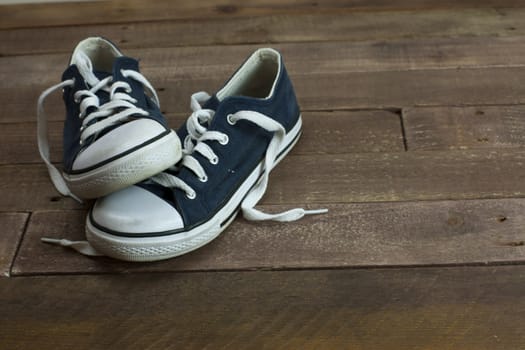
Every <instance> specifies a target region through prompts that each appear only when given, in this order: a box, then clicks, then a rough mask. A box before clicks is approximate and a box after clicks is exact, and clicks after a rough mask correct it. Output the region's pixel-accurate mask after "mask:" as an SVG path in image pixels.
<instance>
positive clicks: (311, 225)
mask: <svg viewBox="0 0 525 350" xmlns="http://www.w3.org/2000/svg"><path fill="white" fill-rule="evenodd" d="M323 206H326V207H327V208H328V209H329V212H328V213H327V214H325V215H319V216H310V217H306V218H303V219H302V220H300V221H297V222H293V223H286V224H284V223H268V222H266V223H265V222H263V223H261V222H258V223H257V222H255V223H254V222H247V221H246V220H243V219H237V220H236V221H235V222H234V223H233V224H232V226H231V227H230V228H229V229H228V230H227V231H226V232H224V233H223V234H222V235H221V236H219V238H217V239H216V240H215V241H213V242H212V243H210V244H209V245H207V246H206V247H204V248H201V249H199V250H197V251H195V252H193V253H190V254H187V255H184V256H181V257H178V258H175V259H171V260H167V261H163V262H158V263H151V264H129V263H125V262H120V261H116V260H112V259H109V258H87V257H85V256H82V255H80V254H78V253H76V252H74V251H72V250H69V249H64V248H60V247H57V246H53V245H48V244H43V243H42V242H40V238H41V237H54V238H67V239H71V240H85V237H84V223H85V212H84V211H41V212H35V213H33V215H32V217H31V220H30V223H29V226H28V229H27V232H26V234H25V236H24V241H23V243H22V245H21V248H20V252H19V253H18V256H17V259H16V261H15V264H14V266H13V272H12V273H13V274H17V275H24V274H54V273H93V272H98V273H105V272H113V273H114V272H124V273H128V272H138V271H140V272H146V271H147V272H152V271H157V272H158V271H203V270H251V269H289V268H318V267H323V268H340V267H355V266H401V265H404V266H409V265H435V264H438V265H446V264H452V265H455V264H493V263H502V262H505V263H516V262H520V263H522V262H525V245H524V243H523V242H524V241H525V234H524V233H523V226H524V225H525V215H524V214H523V213H524V212H525V200H524V199H500V200H473V201H436V202H434V201H433V202H402V203H361V204H329V205H323ZM311 207H319V206H311ZM263 208H264V209H266V210H268V211H278V210H284V209H288V208H289V207H285V206H264V207H263Z"/></svg>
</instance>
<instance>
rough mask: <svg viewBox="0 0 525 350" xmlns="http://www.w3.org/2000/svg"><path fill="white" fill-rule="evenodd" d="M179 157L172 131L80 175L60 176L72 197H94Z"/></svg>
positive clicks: (179, 145) (150, 172) (110, 191)
mask: <svg viewBox="0 0 525 350" xmlns="http://www.w3.org/2000/svg"><path fill="white" fill-rule="evenodd" d="M181 157H182V151H181V144H180V140H179V137H178V136H177V134H176V133H175V132H174V131H173V130H172V131H171V132H170V133H169V134H167V135H166V136H164V137H162V138H160V139H158V140H156V141H155V142H152V143H150V144H148V145H146V146H144V147H141V148H139V149H137V150H135V151H134V152H131V153H130V154H127V155H125V156H124V157H121V158H118V159H116V160H114V161H112V162H110V163H108V164H105V165H104V166H101V167H99V168H97V169H94V170H91V171H89V172H86V173H84V174H78V175H76V174H75V175H69V174H64V175H63V176H64V179H65V181H66V183H67V185H68V187H69V189H70V190H71V192H73V193H74V194H75V195H76V196H78V197H80V198H97V197H102V196H105V195H107V194H110V193H112V192H115V191H118V190H120V189H122V188H125V187H128V186H131V185H133V184H136V183H137V182H140V181H142V180H145V179H147V178H149V177H151V176H153V175H155V174H158V173H160V172H161V171H163V170H165V169H167V168H169V167H170V166H172V165H173V164H175V163H176V162H178V161H179V159H180V158H181Z"/></svg>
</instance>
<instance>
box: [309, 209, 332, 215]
mask: <svg viewBox="0 0 525 350" xmlns="http://www.w3.org/2000/svg"><path fill="white" fill-rule="evenodd" d="M325 213H328V209H326V208H323V209H312V210H305V211H304V214H305V215H316V214H325Z"/></svg>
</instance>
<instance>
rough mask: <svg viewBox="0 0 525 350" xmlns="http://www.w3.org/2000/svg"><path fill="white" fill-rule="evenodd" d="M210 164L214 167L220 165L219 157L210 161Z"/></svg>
mask: <svg viewBox="0 0 525 350" xmlns="http://www.w3.org/2000/svg"><path fill="white" fill-rule="evenodd" d="M210 163H211V164H213V165H217V164H219V157H215V158H212V159H211V160H210Z"/></svg>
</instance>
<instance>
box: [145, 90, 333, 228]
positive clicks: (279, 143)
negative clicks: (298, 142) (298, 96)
mask: <svg viewBox="0 0 525 350" xmlns="http://www.w3.org/2000/svg"><path fill="white" fill-rule="evenodd" d="M206 97H208V98H209V95H208V94H206V93H203V92H199V93H196V94H193V96H192V98H191V104H190V106H191V108H192V110H193V113H192V114H191V116H190V117H189V118H188V121H187V123H186V128H187V130H188V136H187V137H186V138H185V140H184V148H185V149H184V154H185V155H184V157H183V159H182V162H181V163H180V164H181V165H180V166H183V167H186V168H187V169H189V170H190V171H192V172H193V173H194V174H195V176H196V177H197V178H198V179H199V180H200V181H201V182H206V181H208V176H207V174H206V172H205V171H204V168H203V167H202V165H201V164H200V163H199V162H198V161H197V159H196V158H195V157H193V156H192V153H193V152H197V153H199V154H200V155H202V156H203V157H205V158H207V159H208V160H209V161H210V163H212V164H217V163H218V162H219V158H218V157H217V155H216V154H215V153H214V152H213V150H212V148H211V147H210V146H209V145H208V144H207V143H205V142H204V141H208V140H214V141H218V142H219V143H220V144H227V143H228V142H229V138H228V135H226V134H224V133H222V132H219V131H213V130H211V131H209V130H207V128H206V126H205V125H209V122H210V121H211V119H212V118H213V113H212V111H208V110H204V109H202V107H201V103H202V102H203V100H204V98H206ZM226 118H227V121H228V123H229V124H230V125H235V124H236V123H237V122H238V121H239V120H246V121H248V122H250V123H252V124H255V125H257V126H259V127H261V128H262V129H264V130H266V131H268V132H271V133H273V136H272V139H271V141H270V144H269V145H268V148H267V150H266V154H265V156H264V160H263V164H262V174H261V175H262V176H261V177H260V179H259V180H258V181H257V182H256V184H255V185H254V186H253V187H252V189H251V190H250V191H248V193H247V194H246V196H245V198H244V199H243V201H242V202H241V210H242V212H243V215H244V217H245V218H246V219H247V220H256V221H261V220H274V221H295V220H298V219H300V218H302V217H303V216H304V215H309V214H321V213H326V212H327V209H318V210H305V209H302V208H295V209H291V210H288V211H285V212H282V213H277V214H268V213H264V212H262V211H260V210H257V209H255V206H256V205H257V203H258V202H259V201H260V199H261V198H262V196H263V195H264V193H265V192H266V188H267V186H268V178H269V174H270V171H271V170H272V168H273V167H274V165H275V162H276V158H277V156H278V154H279V152H280V151H281V150H282V148H284V139H285V136H286V130H285V129H284V127H283V126H282V125H281V124H280V123H279V122H277V121H276V120H275V119H273V118H270V117H268V116H266V115H264V114H262V113H259V112H254V111H238V112H236V113H234V114H229V115H227V117H226ZM171 170H172V171H175V172H176V171H177V169H175V168H172V169H171ZM151 179H152V180H153V182H156V183H158V184H160V185H162V186H165V187H171V188H179V189H181V190H183V191H184V192H185V194H186V196H187V197H188V198H190V199H193V198H195V197H196V192H195V190H194V189H193V188H191V186H189V185H188V184H187V183H185V182H184V181H183V180H181V179H180V178H178V177H177V176H176V175H172V174H168V173H161V174H158V175H156V176H154V177H152V178H151Z"/></svg>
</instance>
